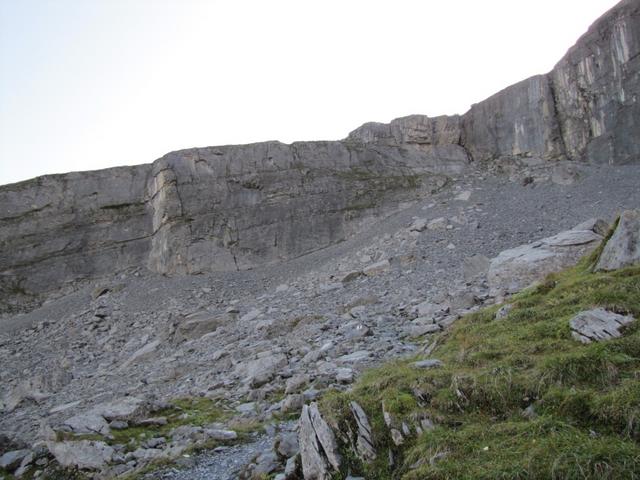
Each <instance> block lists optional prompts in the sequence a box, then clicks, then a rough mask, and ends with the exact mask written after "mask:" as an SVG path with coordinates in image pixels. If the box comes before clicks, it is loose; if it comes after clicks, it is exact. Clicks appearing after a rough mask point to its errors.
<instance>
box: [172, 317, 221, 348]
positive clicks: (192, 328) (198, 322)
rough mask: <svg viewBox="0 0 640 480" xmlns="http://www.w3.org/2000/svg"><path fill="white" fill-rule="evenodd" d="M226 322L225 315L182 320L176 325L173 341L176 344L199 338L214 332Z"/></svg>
mask: <svg viewBox="0 0 640 480" xmlns="http://www.w3.org/2000/svg"><path fill="white" fill-rule="evenodd" d="M228 320H229V318H228V317H227V316H226V315H211V314H207V313H201V314H197V315H195V316H193V317H189V318H186V319H184V320H183V321H182V322H180V323H179V324H178V326H177V327H176V332H175V339H176V341H177V342H183V341H186V340H195V339H198V338H201V337H202V336H204V335H206V334H207V333H212V332H215V331H216V329H217V328H218V327H219V326H220V325H223V324H224V323H226V322H227V321H228Z"/></svg>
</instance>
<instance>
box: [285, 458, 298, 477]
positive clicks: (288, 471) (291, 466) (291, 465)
mask: <svg viewBox="0 0 640 480" xmlns="http://www.w3.org/2000/svg"><path fill="white" fill-rule="evenodd" d="M296 458H297V456H296V457H291V458H288V459H287V463H286V465H285V467H284V476H285V478H286V479H287V480H289V479H293V478H294V476H295V475H296V470H297V464H296Z"/></svg>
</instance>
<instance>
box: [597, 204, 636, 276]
mask: <svg viewBox="0 0 640 480" xmlns="http://www.w3.org/2000/svg"><path fill="white" fill-rule="evenodd" d="M636 264H640V210H627V211H625V212H622V214H621V215H620V219H619V220H618V225H617V227H616V230H615V231H614V232H613V235H612V236H611V238H610V239H609V241H608V242H607V244H606V245H605V247H604V249H603V250H602V254H601V255H600V258H599V259H598V264H597V265H596V270H617V269H619V268H624V267H630V266H632V265H636Z"/></svg>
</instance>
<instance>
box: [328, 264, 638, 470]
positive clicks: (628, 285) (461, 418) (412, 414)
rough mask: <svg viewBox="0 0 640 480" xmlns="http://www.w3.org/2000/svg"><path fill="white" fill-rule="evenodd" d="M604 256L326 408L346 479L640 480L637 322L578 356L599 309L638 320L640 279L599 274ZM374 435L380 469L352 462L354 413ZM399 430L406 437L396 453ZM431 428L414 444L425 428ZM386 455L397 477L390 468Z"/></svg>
mask: <svg viewBox="0 0 640 480" xmlns="http://www.w3.org/2000/svg"><path fill="white" fill-rule="evenodd" d="M597 255H598V252H594V254H593V255H592V256H591V257H589V258H585V259H583V260H582V261H581V262H580V264H579V265H577V266H576V267H575V268H572V269H570V270H566V271H564V272H561V273H559V274H554V275H551V276H549V277H548V278H547V279H546V281H545V282H544V283H543V284H541V285H539V286H537V287H535V288H532V289H530V290H528V291H525V292H522V293H521V294H519V295H517V296H515V297H513V298H512V299H511V300H510V302H509V303H511V304H512V306H513V308H512V309H511V311H510V312H509V314H508V315H507V316H506V317H504V318H502V319H496V318H495V317H496V316H495V313H496V311H497V309H498V307H497V306H495V307H492V308H487V309H484V310H482V311H479V312H476V313H473V314H470V315H467V316H466V317H464V318H462V319H460V320H459V321H458V322H456V324H455V325H454V327H453V328H452V329H451V330H450V331H448V332H446V333H444V334H443V335H442V337H441V338H440V339H439V341H438V344H439V346H438V347H437V348H436V349H435V350H434V352H433V353H432V355H431V357H432V358H437V359H440V360H441V361H442V362H443V364H444V365H443V366H442V367H441V368H435V369H430V370H424V369H422V370H421V369H417V368H415V367H413V366H412V365H411V362H412V361H413V360H416V359H411V360H403V361H397V362H393V363H390V364H386V365H384V366H382V367H381V368H378V369H376V370H372V371H370V372H369V373H368V374H366V375H365V376H363V378H362V379H361V380H360V381H359V382H358V383H357V384H356V386H355V387H354V389H353V390H352V391H350V392H347V393H332V394H329V395H327V396H325V398H324V399H323V401H322V403H321V405H320V408H321V410H322V412H323V415H324V416H325V417H326V418H327V420H328V421H329V422H330V424H332V425H333V427H334V430H335V431H339V432H343V435H342V438H339V441H340V443H341V449H342V452H343V456H344V462H343V463H344V465H343V472H341V473H342V475H347V474H349V473H351V474H354V475H356V474H362V475H364V476H366V478H367V479H387V478H402V479H406V480H417V479H537V478H540V479H542V478H544V479H549V478H557V479H560V478H561V479H623V478H629V479H633V478H640V445H639V443H638V442H639V441H640V322H634V323H633V324H631V325H630V326H629V327H628V328H627V329H626V330H625V331H624V332H623V335H622V337H620V338H617V339H614V340H609V341H606V342H601V343H592V344H588V345H583V344H581V343H579V342H577V341H576V340H574V339H573V338H572V336H571V332H570V327H569V320H570V318H571V317H572V316H573V315H574V314H576V313H578V312H580V311H582V310H588V309H591V308H594V307H603V308H606V309H608V310H611V311H614V312H617V313H622V314H631V315H633V316H634V317H635V318H640V267H631V268H627V269H624V270H619V271H615V272H610V273H593V272H592V271H591V270H592V269H591V266H592V265H593V262H594V261H595V259H596V258H597ZM351 400H355V401H357V402H358V403H359V404H360V405H361V406H362V407H363V408H364V410H365V411H366V412H367V414H368V416H369V421H370V423H371V425H372V430H373V440H374V443H375V447H376V449H377V453H378V454H377V458H376V460H375V461H373V462H372V463H370V464H365V463H363V462H361V461H360V460H359V459H358V458H357V454H356V453H355V448H354V446H353V445H352V444H351V440H350V439H349V435H347V434H344V432H355V431H357V427H356V425H355V424H354V420H353V418H352V416H351V414H350V412H349V401H351ZM383 404H384V407H385V409H386V411H387V412H388V413H390V414H391V417H392V419H393V422H394V424H395V425H396V426H397V428H399V429H401V425H402V422H404V423H406V425H407V426H409V428H410V430H411V435H409V436H405V440H404V443H403V444H402V445H400V446H396V445H395V444H394V443H393V442H392V440H391V436H390V434H389V428H388V427H387V425H385V421H384V418H383V409H382V405H383ZM425 418H427V419H430V420H431V421H432V422H433V424H434V425H435V428H433V429H427V430H426V431H424V432H423V433H422V434H420V435H418V434H416V429H415V426H416V425H420V420H421V419H425ZM389 450H391V452H393V458H394V465H393V466H390V465H389V453H388V452H389Z"/></svg>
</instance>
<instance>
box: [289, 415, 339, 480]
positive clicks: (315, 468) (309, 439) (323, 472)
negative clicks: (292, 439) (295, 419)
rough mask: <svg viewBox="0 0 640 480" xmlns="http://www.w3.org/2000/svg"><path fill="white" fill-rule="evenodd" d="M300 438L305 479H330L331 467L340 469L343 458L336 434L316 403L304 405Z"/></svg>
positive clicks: (300, 423)
mask: <svg viewBox="0 0 640 480" xmlns="http://www.w3.org/2000/svg"><path fill="white" fill-rule="evenodd" d="M298 440H299V442H300V457H301V462H302V471H303V474H304V478H305V480H329V479H330V478H331V469H333V470H334V471H336V472H337V471H338V470H339V469H340V463H341V458H340V455H339V453H338V446H337V443H336V439H335V436H334V434H333V432H332V431H331V429H330V428H329V426H328V425H327V423H326V422H325V421H324V419H323V418H322V416H321V415H320V412H319V411H318V406H317V404H315V403H312V404H311V405H309V406H307V405H305V406H304V407H302V414H301V416H300V422H299V434H298Z"/></svg>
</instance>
